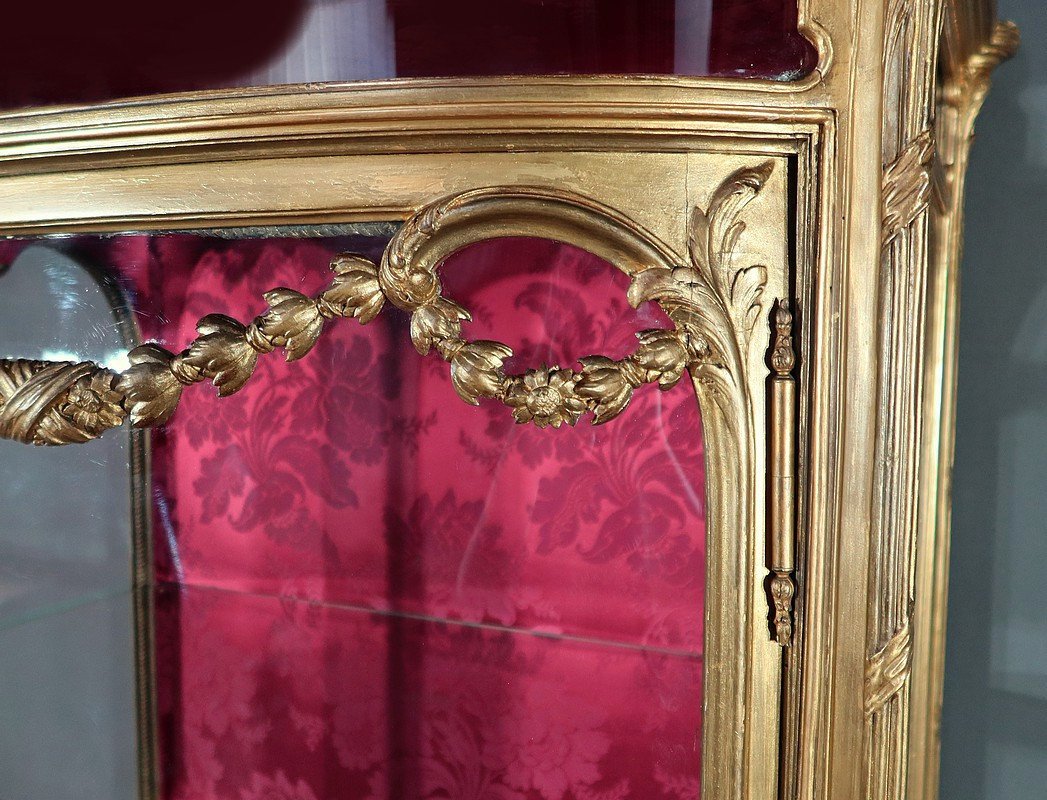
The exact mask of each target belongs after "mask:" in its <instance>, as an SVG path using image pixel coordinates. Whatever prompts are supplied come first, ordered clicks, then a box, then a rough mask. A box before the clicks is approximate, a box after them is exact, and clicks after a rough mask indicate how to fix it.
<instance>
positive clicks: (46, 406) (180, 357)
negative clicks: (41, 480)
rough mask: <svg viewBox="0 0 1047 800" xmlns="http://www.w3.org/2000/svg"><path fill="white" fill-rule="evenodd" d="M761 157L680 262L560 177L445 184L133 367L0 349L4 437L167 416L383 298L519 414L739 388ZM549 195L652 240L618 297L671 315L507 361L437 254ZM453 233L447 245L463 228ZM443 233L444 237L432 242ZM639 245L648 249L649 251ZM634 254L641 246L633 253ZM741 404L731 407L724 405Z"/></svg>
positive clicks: (573, 415) (537, 416) (723, 188)
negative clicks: (571, 358) (188, 392)
mask: <svg viewBox="0 0 1047 800" xmlns="http://www.w3.org/2000/svg"><path fill="white" fill-rule="evenodd" d="M772 166H773V165H772V163H771V162H766V163H764V164H761V165H759V166H757V167H753V168H744V169H740V170H738V171H736V172H734V173H733V174H732V175H730V176H729V177H728V178H727V179H726V180H724V181H723V182H722V183H721V184H720V185H719V186H718V187H717V189H716V190H715V191H714V192H713V194H712V197H711V200H710V203H709V206H708V208H707V209H702V208H695V209H694V211H693V214H692V216H691V221H690V231H689V256H690V263H689V264H688V265H686V266H677V265H675V264H674V262H675V261H678V260H679V259H675V258H673V257H672V254H671V253H670V252H669V251H668V249H667V248H665V247H664V245H661V244H660V243H657V242H656V241H655V240H654V239H653V237H651V236H650V235H649V234H647V233H645V232H643V231H640V230H637V229H636V228H635V226H634V225H632V224H631V223H629V222H628V221H627V220H624V219H622V218H620V217H618V216H617V215H615V213H614V212H613V211H611V210H609V209H605V208H603V207H601V206H598V205H597V204H595V203H593V202H591V201H589V200H587V199H585V198H581V197H577V196H574V195H570V194H567V193H564V192H554V191H550V190H541V189H527V188H524V189H520V188H489V189H480V190H473V191H469V192H464V193H462V194H459V195H455V196H453V197H450V198H447V199H444V200H440V201H438V202H435V203H433V204H431V205H429V206H426V207H425V208H423V209H422V210H421V211H419V212H418V213H416V214H415V215H413V216H412V217H411V218H409V219H408V220H407V221H406V222H405V223H404V225H403V226H402V227H401V228H400V230H399V231H398V232H397V233H396V235H395V236H394V237H393V238H392V240H391V241H390V243H389V246H388V247H387V249H386V251H385V253H384V254H383V257H382V260H381V263H380V264H378V265H376V264H374V263H373V262H372V261H370V260H368V259H366V258H363V257H361V256H358V255H352V254H342V255H339V256H337V257H335V258H334V260H333V261H332V263H331V269H332V271H333V273H334V277H333V279H332V280H331V283H330V285H329V286H328V287H327V288H326V289H324V290H323V291H322V292H320V293H319V294H318V295H317V296H315V297H308V296H306V295H304V294H302V293H300V292H297V291H294V290H292V289H286V288H278V289H273V290H272V291H269V292H266V293H265V295H264V297H265V300H266V301H267V303H268V305H269V307H268V309H267V310H266V311H265V312H264V313H263V314H261V315H260V316H258V317H256V318H255V319H254V320H253V321H252V322H251V323H250V324H248V325H243V324H242V323H240V322H238V321H237V320H235V319H232V318H230V317H227V316H225V315H223V314H209V315H207V316H206V317H204V318H203V319H201V320H200V322H199V323H198V324H197V331H198V333H199V334H200V335H199V336H198V337H197V338H196V340H194V341H193V342H192V343H191V344H190V345H189V346H188V347H187V348H186V349H185V350H183V351H182V352H180V353H173V352H170V351H168V350H165V349H164V348H162V347H160V346H159V345H157V344H154V343H149V344H144V345H141V346H139V347H136V348H134V349H133V350H132V351H131V352H130V353H129V356H128V358H129V361H130V367H128V368H127V369H126V370H125V371H124V372H123V373H121V374H117V373H114V372H112V371H110V370H107V369H105V368H103V367H101V366H99V365H97V364H93V363H90V362H85V363H81V364H64V363H63V364H56V363H49V362H39V361H27V360H7V361H0V437H3V438H8V439H15V440H17V441H21V442H26V443H32V444H38V445H59V444H70V443H74V442H84V441H88V440H90V439H93V438H96V437H98V436H99V435H101V434H102V432H103V431H105V430H106V429H108V428H112V427H116V426H118V425H120V424H121V423H122V422H123V421H124V419H125V418H129V419H130V420H131V424H132V425H133V426H135V427H151V426H156V425H162V424H164V423H166V422H167V421H168V420H169V419H170V418H171V416H172V414H173V413H174V411H175V409H176V408H177V406H178V402H179V400H180V398H181V394H182V391H183V389H184V388H185V387H186V386H189V385H192V384H194V383H199V382H202V381H210V382H211V383H212V384H213V385H214V386H215V387H216V388H217V390H218V394H219V396H220V397H225V396H227V395H230V394H233V393H234V392H236V391H239V390H240V389H241V388H242V387H243V386H244V385H245V384H246V383H247V381H248V380H249V379H250V377H251V375H252V373H253V372H254V369H255V366H256V365H257V362H258V356H259V355H262V354H266V353H270V352H272V351H274V350H276V349H278V348H279V349H282V350H283V351H284V357H285V359H286V360H287V361H295V360H297V359H299V358H302V357H303V356H305V355H306V354H307V353H308V352H309V351H310V350H311V349H312V347H313V345H314V344H315V343H316V341H317V339H318V338H319V336H320V333H321V332H322V331H323V328H324V325H325V323H326V322H327V321H328V320H331V319H335V318H342V317H344V318H350V317H351V318H355V319H357V320H358V321H359V322H360V323H361V324H367V323H368V322H370V321H372V320H373V319H375V318H376V317H377V316H378V314H379V313H380V312H381V311H382V309H383V307H384V305H385V302H386V301H387V300H388V301H389V302H390V303H392V304H393V305H395V306H397V307H398V308H400V309H402V310H404V311H407V312H409V313H410V314H411V328H410V335H411V341H412V343H413V344H414V346H415V349H417V350H418V352H419V353H421V354H423V355H424V354H426V353H428V352H430V351H431V350H435V351H436V352H437V353H439V354H440V356H441V357H442V358H443V359H444V360H445V361H447V362H448V363H449V365H450V370H451V381H452V384H453V386H454V388H455V391H456V392H457V393H458V395H459V396H460V397H461V398H462V399H463V400H465V401H466V402H467V403H470V404H473V405H476V404H478V403H479V402H480V400H482V399H498V400H501V401H502V402H503V403H504V404H505V405H507V406H508V407H509V408H510V409H511V410H512V414H513V417H514V418H515V419H516V421H517V422H520V423H525V422H533V423H534V424H535V425H537V426H538V427H546V426H552V427H559V426H560V425H562V424H564V423H567V424H568V425H574V424H575V423H577V422H578V420H579V419H580V418H581V417H582V416H583V415H584V414H587V413H588V414H591V415H592V419H591V421H592V423H593V424H596V425H599V424H602V423H604V422H607V421H608V420H611V419H613V418H614V417H616V416H618V415H619V414H621V413H622V412H623V411H624V410H625V409H626V407H627V406H628V405H629V402H630V400H631V398H632V394H633V391H634V390H635V389H637V388H639V387H640V386H643V385H644V384H648V383H652V384H657V385H658V386H659V387H660V388H661V389H668V388H671V387H672V386H674V385H675V384H676V383H677V382H678V381H679V380H680V378H681V377H682V375H683V373H684V371H685V370H687V369H690V370H691V371H692V373H693V374H694V376H695V378H696V380H697V381H698V382H699V383H701V384H702V385H705V386H707V387H708V388H710V389H711V390H712V392H711V394H712V396H714V397H715V398H717V401H718V402H723V401H728V400H732V401H733V402H735V403H740V402H741V401H742V395H743V391H742V388H741V384H740V378H739V376H740V374H741V369H742V353H743V350H744V349H745V348H747V347H748V343H749V340H750V338H751V336H752V332H753V329H754V327H755V324H756V321H757V319H758V317H759V314H760V310H761V298H762V294H763V289H764V285H765V283H766V278H767V274H766V269H765V268H764V267H762V266H744V267H740V268H735V267H734V265H733V263H732V259H733V255H734V250H735V246H736V244H737V242H738V238H739V237H740V236H741V234H742V232H743V231H744V230H745V223H744V222H741V221H740V220H739V219H738V217H739V214H740V213H741V211H742V210H743V209H744V208H745V206H746V205H747V204H748V203H749V202H750V201H752V200H753V198H755V197H756V196H757V194H758V193H759V192H760V190H761V189H762V187H763V185H764V184H765V182H766V181H767V179H768V177H769V176H770V174H771V170H772ZM543 206H555V207H557V208H559V209H561V210H562V211H563V214H564V217H565V219H570V218H571V217H572V215H574V216H576V217H579V218H582V217H585V218H591V219H595V220H598V221H600V224H603V225H606V226H607V227H608V228H609V229H611V228H615V229H629V228H631V229H632V230H631V231H630V235H631V236H632V237H634V238H635V239H636V240H637V241H640V242H643V243H644V247H647V248H648V249H649V251H650V254H651V255H650V256H649V259H650V260H649V262H648V263H637V264H634V265H633V267H634V268H633V270H632V274H633V280H632V284H631V285H630V287H629V290H628V300H629V302H630V303H631V304H632V305H633V306H634V307H635V306H638V305H639V304H641V303H643V302H647V301H656V302H658V303H660V304H661V306H662V307H663V308H664V309H665V311H666V313H667V314H668V316H669V317H670V319H671V320H672V321H673V322H674V323H675V325H676V327H675V329H668V330H646V331H641V332H640V333H638V334H637V339H638V344H637V347H636V349H635V350H634V351H633V353H632V354H630V355H629V356H627V357H626V358H623V359H620V360H614V359H610V358H607V357H605V356H600V355H593V356H587V357H585V358H582V359H579V362H580V364H581V369H580V370H578V371H575V370H571V369H566V368H561V367H559V366H556V365H553V366H546V365H542V366H540V367H538V368H535V369H529V370H527V371H526V372H525V373H523V374H522V375H507V374H506V373H505V371H504V363H505V361H506V360H507V359H508V358H509V357H510V356H511V355H512V350H511V349H510V348H509V347H508V346H506V345H505V344H502V343H500V342H494V341H483V340H478V341H469V340H466V339H463V338H462V323H463V322H467V321H469V320H470V318H471V317H470V314H469V312H468V311H467V310H466V309H464V308H462V307H461V306H460V305H458V304H457V303H455V302H454V301H453V300H450V299H448V298H446V297H444V296H443V295H442V293H441V285H440V279H439V275H438V273H437V267H438V265H439V262H440V261H441V260H442V257H441V258H437V256H436V255H434V253H437V254H439V253H443V254H444V255H446V253H447V252H448V250H447V248H446V246H445V245H446V243H442V242H440V239H441V237H442V236H444V235H445V234H444V231H448V230H450V229H452V228H454V227H455V225H456V224H459V223H462V222H463V220H465V221H468V220H470V219H472V218H475V217H476V216H477V215H481V216H482V215H483V214H490V213H492V209H493V210H494V212H496V213H502V214H509V213H511V212H512V210H513V209H514V208H517V207H518V208H520V209H521V212H522V213H526V210H527V209H528V208H530V207H543ZM448 239H449V240H452V245H453V246H452V248H451V250H452V251H453V249H457V248H458V247H459V246H461V244H464V243H467V242H464V241H463V242H458V241H457V240H454V236H453V235H448ZM441 246H444V249H443V250H441ZM644 252H646V251H644ZM644 258H645V255H644V253H641V255H639V256H637V260H644ZM729 416H730V417H731V418H736V415H734V414H732V415H729Z"/></svg>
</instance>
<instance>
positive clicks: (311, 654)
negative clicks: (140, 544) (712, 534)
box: [84, 236, 705, 800]
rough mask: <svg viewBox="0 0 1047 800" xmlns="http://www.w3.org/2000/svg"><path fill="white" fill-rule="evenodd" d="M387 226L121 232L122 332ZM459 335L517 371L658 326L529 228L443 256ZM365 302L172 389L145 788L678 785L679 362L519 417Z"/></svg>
mask: <svg viewBox="0 0 1047 800" xmlns="http://www.w3.org/2000/svg"><path fill="white" fill-rule="evenodd" d="M383 246H384V240H381V239H378V238H374V239H356V240H352V241H349V240H319V241H318V240H293V239H286V240H278V239H269V240H250V241H222V240H218V239H202V238H198V237H189V236H168V237H153V238H147V237H120V238H118V239H113V240H108V241H106V242H94V243H88V244H85V245H84V249H85V252H87V251H91V252H92V254H93V257H95V258H96V259H98V260H102V259H104V260H105V261H106V263H108V264H111V265H113V266H114V267H116V268H117V270H118V271H119V272H120V274H121V275H122V276H123V280H124V281H125V283H126V285H127V286H128V288H129V289H130V290H131V291H132V292H133V293H134V295H135V305H136V308H137V310H138V317H139V319H140V323H141V326H142V328H143V332H144V333H145V335H146V336H147V337H157V338H159V339H160V340H162V341H163V342H165V343H167V344H168V345H169V346H170V347H172V349H175V348H181V347H183V346H185V344H186V343H187V342H188V341H190V340H191V339H192V338H193V336H194V335H195V331H194V325H195V323H196V321H197V320H198V319H199V318H200V317H201V316H203V315H204V314H207V313H212V312H222V313H225V314H229V315H230V316H233V317H236V318H238V319H242V320H248V319H251V318H252V317H253V316H255V315H256V314H257V313H258V312H259V310H260V307H261V300H260V298H261V294H262V292H263V291H265V290H267V289H270V288H272V287H274V286H280V285H282V286H288V287H291V288H294V289H298V290H300V291H304V292H315V291H317V290H318V289H319V288H321V287H322V286H323V285H325V283H326V282H327V280H328V277H329V273H328V271H327V264H328V262H329V260H330V257H331V255H332V254H333V253H334V252H337V250H338V249H354V250H357V251H361V252H364V253H367V254H370V255H372V256H376V255H377V254H379V253H380V252H381V249H382V247H383ZM442 275H443V276H444V282H445V287H446V294H447V295H448V296H450V297H452V298H453V299H455V300H456V301H458V302H460V303H462V304H463V305H464V306H466V307H467V308H469V309H470V310H471V311H472V312H473V315H474V322H472V323H470V324H467V325H466V326H465V333H466V335H467V336H468V337H469V338H492V339H497V340H502V341H506V342H507V343H508V344H510V345H511V346H512V347H513V348H514V350H515V351H516V353H517V355H516V357H515V358H514V362H513V363H512V364H511V365H510V366H512V367H513V368H514V369H515V370H522V369H525V368H527V367H529V366H536V365H538V364H540V363H543V362H544V363H549V364H560V365H562V366H567V365H569V364H571V363H573V362H574V360H575V359H577V358H578V357H580V356H584V355H588V354H591V353H600V354H604V355H609V356H612V357H621V356H623V355H625V354H626V353H627V352H629V351H630V350H631V349H632V347H633V342H634V341H635V339H634V338H633V334H634V333H635V332H636V331H638V330H641V329H644V328H651V327H661V326H666V325H668V324H669V323H668V321H667V320H666V319H665V318H664V316H663V315H662V314H661V312H660V311H659V310H658V309H657V308H656V307H654V306H651V305H650V304H648V305H645V306H644V307H642V308H641V309H639V310H638V311H634V310H632V309H630V308H629V307H628V305H627V303H626V302H625V289H626V286H627V284H628V279H627V277H626V276H625V275H623V274H621V273H620V272H618V271H617V270H615V269H614V268H612V267H611V266H609V265H607V264H606V263H604V262H602V261H601V260H600V259H597V258H596V257H594V256H592V255H590V254H588V253H584V252H583V251H580V250H577V249H576V248H572V247H568V246H565V245H560V244H556V243H553V242H548V241H541V240H530V239H504V240H494V241H490V242H486V243H483V244H480V245H475V246H473V247H471V248H469V249H468V250H466V251H463V252H461V253H459V254H457V255H456V256H454V257H453V258H452V259H450V260H449V262H448V263H447V264H446V265H445V266H444V268H443V271H442ZM407 325H408V320H407V317H406V315H403V314H401V313H399V312H398V311H396V310H395V309H386V311H384V312H383V313H382V314H381V315H380V316H379V318H378V319H377V320H375V321H374V322H373V323H371V324H369V325H367V326H360V325H358V324H357V323H356V322H354V321H341V322H337V323H331V324H330V325H329V327H328V330H327V331H326V332H325V334H324V336H323V337H321V339H320V342H319V343H318V344H317V346H316V348H315V350H314V351H313V352H312V353H310V354H309V355H308V356H307V357H306V358H305V359H303V360H302V361H299V362H296V363H294V364H290V365H288V364H284V363H282V360H281V359H280V358H279V356H278V355H277V354H273V355H271V356H268V357H266V358H263V359H261V360H260V362H259V368H258V371H257V372H256V374H255V377H254V379H253V380H252V381H251V382H250V383H249V384H248V385H247V387H246V388H244V389H243V390H242V391H241V392H239V393H238V394H236V395H234V396H232V397H230V398H225V399H223V400H220V401H219V400H216V399H215V398H214V396H213V392H212V391H208V390H207V389H206V388H205V387H194V388H191V389H188V390H187V391H186V392H185V394H184V395H183V401H182V405H181V407H180V408H179V410H178V413H177V414H176V416H175V418H174V420H173V421H172V422H171V424H169V425H168V426H167V428H166V430H163V431H159V432H157V433H156V434H155V437H154V444H155V447H154V476H155V488H154V494H155V501H156V512H157V513H156V522H157V524H156V530H157V542H156V545H157V570H158V573H157V574H158V579H159V580H160V585H161V588H160V590H159V592H158V595H157V607H158V651H157V656H158V657H157V663H158V670H159V692H160V704H161V731H160V746H161V753H162V765H161V766H162V769H163V781H164V796H165V798H167V800H189V798H192V799H193V800H199V798H231V799H235V800H335V799H336V798H337V799H339V800H340V799H341V798H349V799H351V800H356V798H360V800H363V799H364V798H368V799H370V798H375V800H377V799H378V798H382V799H383V800H394V799H395V800H414V799H415V798H418V799H419V800H420V799H421V798H454V799H455V800H480V798H484V799H487V798H493V799H494V800H623V799H624V798H643V799H644V800H658V799H660V798H665V799H666V800H670V799H672V800H682V799H683V798H696V797H698V793H699V777H700V769H699V766H700V752H699V745H700V740H701V702H702V697H701V672H702V618H703V613H704V604H703V594H704V583H705V581H704V568H705V524H704V491H703V482H704V469H703V460H702V459H703V453H702V438H701V427H700V422H699V418H698V413H697V405H696V401H695V399H694V393H693V389H691V387H690V386H689V385H688V383H687V381H686V379H685V380H684V381H682V382H681V383H680V384H679V385H678V386H677V387H675V388H674V389H672V390H670V391H668V392H659V391H658V390H656V389H654V388H653V387H644V388H642V389H640V390H639V391H638V392H637V394H636V396H635V398H634V401H633V404H632V405H631V406H630V407H629V408H628V409H627V411H626V412H625V413H624V414H623V415H622V416H621V417H620V418H618V419H616V420H614V421H613V422H611V423H609V424H607V425H605V426H601V427H592V426H590V425H589V424H588V423H587V422H586V421H584V420H583V422H582V423H580V424H579V425H578V426H577V427H576V428H567V427H565V428H562V429H559V430H552V429H546V430H538V429H536V428H534V427H533V426H520V425H515V424H514V423H513V421H512V418H511V417H510V415H509V412H508V410H507V409H505V408H504V407H502V406H501V405H499V404H497V403H485V404H482V405H481V406H480V407H479V408H473V407H470V406H468V405H466V404H465V403H463V402H462V401H461V400H459V399H458V397H457V396H456V395H455V394H454V391H453V389H452V387H451V384H450V379H449V376H448V370H447V365H446V364H444V363H443V362H442V361H441V360H440V359H439V357H438V356H436V355H435V354H432V355H430V356H428V357H424V358H423V357H421V356H419V355H418V354H417V353H416V352H415V351H414V350H413V349H412V347H411V345H410V341H409V336H408V330H407Z"/></svg>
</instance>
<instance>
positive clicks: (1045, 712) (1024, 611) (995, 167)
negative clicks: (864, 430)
mask: <svg viewBox="0 0 1047 800" xmlns="http://www.w3.org/2000/svg"><path fill="white" fill-rule="evenodd" d="M1000 17H1001V18H1003V19H1012V20H1014V21H1015V22H1016V23H1018V26H1019V27H1020V28H1021V33H1022V46H1021V49H1020V50H1019V52H1018V55H1017V56H1016V57H1015V58H1014V59H1013V60H1011V61H1010V62H1007V63H1005V64H1004V65H1003V66H1002V67H1000V68H999V69H998V70H997V72H996V75H995V80H994V84H993V88H992V90H991V91H990V93H989V97H988V100H987V102H986V105H985V108H984V110H983V113H982V116H981V118H980V119H979V120H978V123H977V125H976V130H977V139H976V141H975V144H974V150H973V153H972V157H971V166H970V173H969V178H968V184H967V220H966V236H965V254H964V257H963V278H962V288H961V312H960V314H961V316H960V370H959V398H958V409H957V416H958V419H957V443H956V466H955V471H954V484H953V488H954V495H953V538H952V563H951V569H950V586H949V595H950V596H949V623H948V644H947V646H946V668H945V707H944V713H943V720H942V777H941V798H942V800H974V799H975V798H978V799H979V800H981V799H982V798H985V800H1043V798H1047V3H1045V2H1044V0H1000Z"/></svg>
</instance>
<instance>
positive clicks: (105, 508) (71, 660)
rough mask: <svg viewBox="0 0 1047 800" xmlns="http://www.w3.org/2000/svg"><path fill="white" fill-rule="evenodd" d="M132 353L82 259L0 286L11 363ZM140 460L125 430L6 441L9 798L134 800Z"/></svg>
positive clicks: (4, 712)
mask: <svg viewBox="0 0 1047 800" xmlns="http://www.w3.org/2000/svg"><path fill="white" fill-rule="evenodd" d="M0 263H3V262H0ZM126 345H127V342H126V341H125V339H124V338H123V336H122V335H121V332H120V331H119V330H118V328H117V326H116V320H115V317H114V314H113V309H112V307H111V305H110V297H108V296H107V295H106V293H105V292H104V291H103V289H102V287H101V286H100V285H99V283H98V282H97V281H96V280H95V279H94V278H93V277H92V276H91V275H90V274H89V273H88V272H87V271H86V270H85V269H84V268H83V267H82V266H81V265H80V264H79V263H77V262H76V261H74V260H73V259H71V258H68V257H67V256H65V255H62V254H61V253H59V252H57V251H56V250H54V249H52V248H49V247H43V246H33V247H29V248H27V249H25V250H24V251H23V252H22V253H21V255H20V256H19V257H18V258H17V259H15V260H14V262H13V263H12V264H10V267H9V269H8V270H7V271H6V273H5V274H3V275H2V276H0V351H2V355H3V356H5V357H7V356H21V357H32V358H45V359H56V360H67V359H71V360H81V359H92V360H98V361H101V362H112V361H113V360H114V359H115V360H117V361H119V358H120V357H122V354H123V353H125V352H126ZM129 452H130V451H129V440H128V436H127V434H126V431H114V432H113V433H112V434H111V435H109V436H106V437H105V438H104V439H102V440H100V441H95V442H91V443H89V444H86V445H83V446H78V447H69V448H32V447H26V446H25V445H20V444H16V443H13V442H6V441H3V442H0V465H2V466H0V475H2V480H0V720H3V724H0V797H2V798H4V800H42V798H48V800H51V799H52V798H53V799H54V800H66V799H67V798H68V800H118V799H119V798H132V797H134V796H135V792H136V789H137V784H136V776H135V770H136V762H135V717H134V688H133V687H134V655H133V623H132V609H131V605H132V602H131V541H132V538H131V519H130V500H129V489H130V481H129V476H130V469H129V461H128V459H129Z"/></svg>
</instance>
